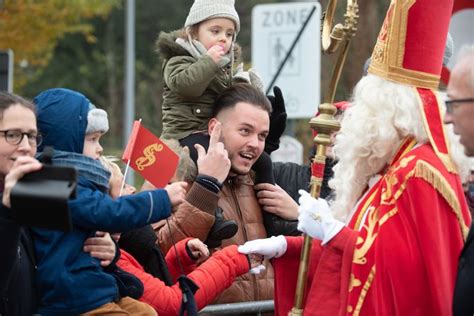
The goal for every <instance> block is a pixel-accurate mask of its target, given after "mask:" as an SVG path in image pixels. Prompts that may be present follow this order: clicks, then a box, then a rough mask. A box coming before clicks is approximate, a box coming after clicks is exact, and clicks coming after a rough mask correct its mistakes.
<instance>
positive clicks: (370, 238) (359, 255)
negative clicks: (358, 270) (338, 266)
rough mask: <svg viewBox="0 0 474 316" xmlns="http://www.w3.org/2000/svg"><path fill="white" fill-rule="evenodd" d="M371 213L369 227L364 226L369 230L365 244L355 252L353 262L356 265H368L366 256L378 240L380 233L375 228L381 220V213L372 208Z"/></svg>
mask: <svg viewBox="0 0 474 316" xmlns="http://www.w3.org/2000/svg"><path fill="white" fill-rule="evenodd" d="M367 212H369V214H368V216H367V221H368V225H364V228H365V229H366V230H367V236H366V237H365V240H364V243H363V244H362V246H361V247H360V248H356V249H355V250H354V257H353V259H352V262H353V263H355V264H366V263H367V258H366V257H365V255H366V254H367V252H368V251H369V250H370V248H371V247H372V244H373V243H374V241H375V239H376V238H377V235H378V233H376V232H374V231H375V226H376V224H377V222H378V220H379V211H378V209H377V208H375V207H373V206H371V207H369V209H368V210H367Z"/></svg>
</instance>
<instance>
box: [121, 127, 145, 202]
mask: <svg viewBox="0 0 474 316" xmlns="http://www.w3.org/2000/svg"><path fill="white" fill-rule="evenodd" d="M141 123H142V119H141V118H140V119H139V120H138V124H141ZM129 169H130V158H128V159H127V165H126V166H125V171H124V173H123V179H122V184H121V185H120V193H119V196H122V192H123V189H124V187H125V181H126V179H127V174H128V170H129Z"/></svg>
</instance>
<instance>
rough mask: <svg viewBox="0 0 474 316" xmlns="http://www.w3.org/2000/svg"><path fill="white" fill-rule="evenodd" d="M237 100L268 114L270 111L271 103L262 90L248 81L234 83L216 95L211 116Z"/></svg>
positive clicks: (234, 103)
mask: <svg viewBox="0 0 474 316" xmlns="http://www.w3.org/2000/svg"><path fill="white" fill-rule="evenodd" d="M239 102H245V103H249V104H252V105H254V106H256V107H259V108H261V109H262V110H265V111H267V112H268V114H270V113H271V112H272V105H271V103H270V101H269V100H268V98H267V97H266V96H265V94H263V92H261V91H260V90H258V89H257V88H255V87H253V86H251V85H250V84H248V83H235V84H233V85H232V86H231V87H230V88H227V89H225V90H224V91H223V92H222V93H221V94H220V95H219V96H218V97H217V99H216V101H215V102H214V110H213V113H212V117H216V116H217V115H218V114H219V113H220V112H221V111H223V110H225V109H230V108H233V107H234V106H235V105H236V104H237V103H239Z"/></svg>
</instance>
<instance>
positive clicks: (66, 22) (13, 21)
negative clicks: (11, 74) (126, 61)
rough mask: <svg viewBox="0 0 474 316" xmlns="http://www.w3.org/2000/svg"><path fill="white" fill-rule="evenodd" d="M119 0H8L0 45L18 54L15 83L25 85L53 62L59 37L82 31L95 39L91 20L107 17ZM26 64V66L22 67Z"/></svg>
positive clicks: (1, 16)
mask: <svg viewBox="0 0 474 316" xmlns="http://www.w3.org/2000/svg"><path fill="white" fill-rule="evenodd" d="M118 3H119V2H118V0H108V1H102V0H42V1H31V0H5V1H3V2H2V6H1V8H0V29H1V30H2V31H1V32H0V47H1V48H10V49H12V50H13V51H14V53H15V64H16V65H17V67H15V70H16V73H15V85H16V88H21V87H22V86H23V85H24V84H25V83H26V82H27V81H28V80H30V79H31V78H34V77H35V76H36V75H38V73H39V72H40V71H41V69H42V67H45V66H46V65H48V64H49V62H50V61H51V59H52V57H53V51H54V48H55V47H56V44H57V42H58V40H60V39H61V38H63V37H64V35H65V34H69V33H81V34H82V35H83V36H84V37H85V39H86V40H87V41H88V42H94V41H95V40H96V38H95V37H94V36H93V33H92V31H93V28H92V25H90V24H89V23H88V22H87V20H88V19H90V18H92V17H95V16H100V17H102V18H105V17H106V16H107V15H108V13H109V12H110V10H111V9H112V7H113V6H115V5H117V4H118ZM18 65H22V66H23V67H18Z"/></svg>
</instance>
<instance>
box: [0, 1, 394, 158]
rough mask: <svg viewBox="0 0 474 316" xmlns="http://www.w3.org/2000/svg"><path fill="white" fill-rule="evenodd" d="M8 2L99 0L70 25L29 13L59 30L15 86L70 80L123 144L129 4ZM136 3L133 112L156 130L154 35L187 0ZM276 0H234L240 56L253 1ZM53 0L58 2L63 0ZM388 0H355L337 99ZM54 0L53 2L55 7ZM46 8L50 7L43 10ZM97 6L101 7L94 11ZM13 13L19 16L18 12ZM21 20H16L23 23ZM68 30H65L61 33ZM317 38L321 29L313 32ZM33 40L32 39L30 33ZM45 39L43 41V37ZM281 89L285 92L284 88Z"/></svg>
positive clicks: (326, 61) (358, 66)
mask: <svg viewBox="0 0 474 316" xmlns="http://www.w3.org/2000/svg"><path fill="white" fill-rule="evenodd" d="M117 1H118V0H117ZM7 2H8V3H10V6H12V5H11V3H13V2H15V3H18V4H19V5H20V6H21V5H25V6H26V5H28V6H33V4H31V3H33V2H35V3H40V2H41V3H42V5H44V3H46V4H47V6H48V8H49V10H50V11H55V13H49V14H50V15H54V16H57V15H60V12H61V10H66V9H64V6H65V5H64V4H65V3H68V6H67V7H68V9H67V12H70V11H74V12H83V11H81V10H86V9H84V8H82V9H81V6H80V5H81V4H82V5H84V3H87V7H88V8H87V10H90V11H92V10H93V9H92V8H91V7H94V6H96V10H95V11H93V12H94V14H92V13H91V14H89V15H85V14H83V15H82V17H81V18H78V17H74V19H73V20H67V21H73V22H74V23H72V22H71V23H70V24H68V25H69V26H67V27H66V26H64V25H65V24H64V23H65V22H63V24H62V25H63V26H64V27H62V26H60V25H59V24H58V25H55V24H56V23H52V22H51V21H50V20H54V18H52V17H51V16H46V13H44V14H45V16H44V18H43V20H44V21H38V19H39V20H41V18H39V17H38V16H33V15H31V14H30V15H28V16H29V17H30V19H32V20H34V21H35V22H34V23H35V25H36V24H44V25H49V26H50V27H51V28H52V30H49V32H50V33H54V34H55V36H56V37H48V41H49V39H51V38H53V39H54V45H52V46H50V47H49V50H48V52H49V53H48V54H49V57H48V59H47V60H43V63H40V64H41V65H46V64H47V66H46V67H44V68H39V70H38V69H36V68H34V67H33V69H34V71H33V74H30V75H29V76H28V81H27V82H26V84H25V85H24V86H23V87H22V88H21V89H20V90H17V92H18V93H20V94H23V95H25V96H28V97H33V96H35V95H36V94H38V93H39V92H40V91H42V90H44V89H48V88H51V87H67V88H71V89H75V90H78V91H81V92H83V93H84V94H85V95H87V96H88V97H89V98H90V99H91V101H92V102H93V103H94V104H96V105H97V106H98V107H101V108H104V109H106V110H107V111H108V113H109V116H110V125H111V130H110V132H109V133H108V134H107V136H106V138H105V141H106V143H105V145H106V148H109V147H114V148H120V149H121V148H122V146H123V144H122V139H121V138H122V129H123V122H122V120H123V100H124V70H123V69H124V50H125V38H124V34H125V12H124V10H125V7H126V6H125V4H124V0H122V1H120V2H119V5H117V2H116V1H112V0H106V1H103V0H102V1H100V0H96V1H94V0H83V1H80V0H69V1H68V0H62V1H60V0H56V1H53V0H43V1H27V0H18V1H14V0H7ZM135 2H136V18H135V22H136V33H135V35H136V43H135V46H136V53H135V57H136V59H135V69H136V76H135V78H136V104H135V108H136V118H142V119H143V124H144V125H145V126H146V127H148V128H150V129H151V130H152V131H153V132H155V133H156V134H159V133H160V130H161V101H162V96H161V93H162V88H161V87H162V76H161V63H160V60H159V59H158V55H157V54H156V52H155V41H156V39H157V36H158V33H159V32H160V31H166V32H168V31H171V30H175V29H178V28H180V27H182V25H183V24H184V21H185V19H186V16H187V14H188V11H189V8H190V6H191V3H192V1H191V0H159V1H150V0H136V1H135ZM276 2H288V1H281V0H280V1H272V0H245V1H243V0H236V9H237V11H238V13H239V16H240V19H241V32H240V33H239V35H238V38H237V41H238V42H239V44H240V45H241V46H242V48H243V59H244V62H246V63H250V51H251V40H250V38H251V36H250V34H251V29H252V25H251V13H252V8H253V7H254V6H255V5H257V4H266V3H276ZM25 3H26V4H25ZM57 3H62V6H61V5H59V4H57ZM388 3H389V1H388V0H387V1H386V3H383V2H382V3H380V1H377V0H364V1H359V5H360V19H359V29H358V31H357V33H356V36H355V38H354V40H353V41H352V44H351V47H350V51H349V57H348V60H347V62H346V66H345V68H344V72H343V74H342V78H341V82H340V84H339V87H338V91H337V95H336V100H343V99H347V98H348V97H349V96H350V92H351V91H352V88H353V86H354V84H355V83H356V82H357V81H358V80H359V78H360V76H361V75H362V67H363V64H364V62H365V60H366V59H367V58H368V57H369V56H370V53H371V51H372V48H373V45H374V43H375V39H376V36H377V33H378V30H379V27H378V26H379V25H381V23H382V19H383V15H384V11H385V10H386V9H387V6H388ZM53 4H56V5H57V6H56V7H55V6H53ZM69 4H71V5H72V7H70V6H69ZM91 4H92V6H91ZM112 4H113V5H112ZM326 5H327V0H322V1H321V6H322V8H323V10H324V8H325V7H326ZM345 5H346V3H345V1H339V3H338V7H337V18H336V22H342V21H343V13H344V11H345ZM38 6H40V5H38ZM99 8H101V9H102V11H101V10H99ZM9 10H14V11H15V10H16V11H18V12H20V9H18V8H17V9H15V8H13V9H12V8H10V9H9ZM22 10H23V11H22V12H24V11H25V9H22ZM2 11H3V10H2ZM45 11H48V10H46V9H45ZM56 11H58V12H56ZM100 12H102V14H99V13H100ZM107 13H108V14H107ZM0 17H3V15H2V13H0ZM86 17H87V18H88V19H86ZM17 18H19V17H18V14H17ZM25 19H26V17H21V19H20V20H19V21H23V23H25ZM56 19H57V18H56ZM71 19H72V18H71ZM1 20H2V19H0V22H1ZM46 21H48V22H46ZM10 23H12V22H10ZM15 23H17V22H15ZM19 23H20V24H21V23H22V22H19ZM58 23H59V22H58ZM51 24H52V25H51ZM73 26H74V27H73ZM374 26H377V27H374ZM25 27H26V26H25ZM44 27H45V26H44ZM54 29H57V31H56V32H53V30H54ZM66 30H69V31H67V32H66ZM25 32H27V33H28V32H34V30H25ZM2 33H8V32H4V31H3V28H2ZM2 36H5V35H3V34H0V43H2V42H8V41H6V40H4V39H3V38H2ZM314 40H320V37H319V34H315V35H314ZM24 41H25V43H23V46H27V45H26V43H28V44H29V41H27V40H26V39H24ZM31 42H32V43H33V40H31ZM48 43H49V42H48ZM42 45H43V46H45V44H42ZM0 46H2V45H0ZM22 50H26V48H23V47H22V46H17V48H16V49H15V54H16V60H17V61H18V60H21V59H23V58H18V56H23V55H21V54H23V53H20V52H21V51H22ZM26 51H27V50H26ZM46 55H47V54H45V53H41V54H40V53H38V54H36V55H35V56H46ZM27 60H28V61H29V63H30V64H31V63H32V62H31V61H30V58H27ZM334 61H335V56H333V55H330V56H323V58H322V64H321V65H322V87H321V94H322V95H324V94H325V93H326V89H327V86H328V81H329V78H330V74H331V72H332V68H333V64H334ZM17 68H18V67H17ZM31 69H32V67H30V66H29V67H27V68H26V69H25V73H28V72H31ZM16 81H17V79H16ZM281 88H282V90H283V93H284V92H285V87H281ZM315 110H316V105H315ZM294 132H295V133H296V136H297V137H298V138H299V139H300V140H303V141H304V142H305V148H309V147H310V142H311V140H310V136H309V135H310V133H309V125H308V122H307V120H300V122H299V123H298V124H297V126H296V128H295V129H294Z"/></svg>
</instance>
